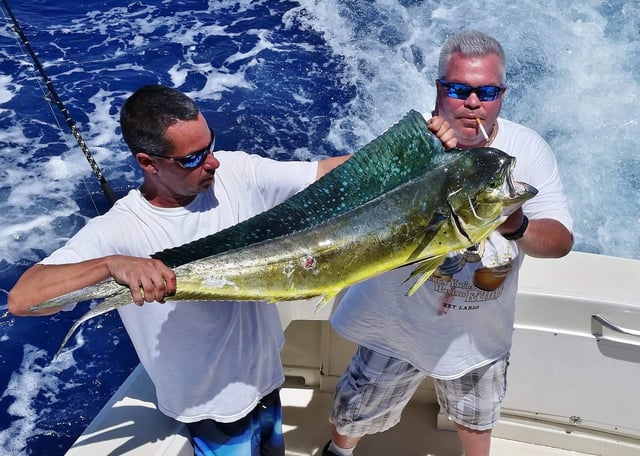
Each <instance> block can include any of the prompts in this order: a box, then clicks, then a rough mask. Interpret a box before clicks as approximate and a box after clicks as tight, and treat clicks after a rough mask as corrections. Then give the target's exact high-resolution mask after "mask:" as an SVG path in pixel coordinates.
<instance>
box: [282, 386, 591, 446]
mask: <svg viewBox="0 0 640 456" xmlns="http://www.w3.org/2000/svg"><path fill="white" fill-rule="evenodd" d="M281 397H282V405H283V415H284V430H285V442H286V448H287V450H286V454H287V456H319V455H320V452H321V450H322V448H323V447H324V445H325V444H326V443H327V441H328V439H329V436H330V435H331V428H330V425H329V423H328V421H327V416H328V413H329V410H331V403H332V394H331V393H328V392H323V391H320V390H319V389H318V388H309V387H305V386H302V385H296V384H295V383H294V382H291V381H289V382H287V383H286V384H285V387H284V388H283V389H282V392H281ZM437 415H438V407H437V405H435V404H430V403H424V402H411V403H410V404H409V406H407V408H406V409H405V411H404V413H403V415H402V420H401V421H400V423H399V424H398V425H397V426H395V427H394V428H392V429H390V430H388V431H386V432H384V433H380V434H374V435H370V436H366V437H365V438H363V439H362V440H361V442H360V444H359V445H358V448H357V450H356V451H355V455H356V456H388V455H391V454H395V455H402V456H463V455H464V453H463V451H462V446H461V445H460V441H459V440H458V436H457V434H456V432H455V431H453V430H438V429H437ZM491 448H492V450H491V454H492V455H493V456H515V455H517V456H582V455H586V454H587V453H578V452H575V451H567V450H561V449H557V448H550V447H545V446H541V445H533V444H529V443H523V442H516V441H513V440H506V439H501V438H493V440H492V443H491Z"/></svg>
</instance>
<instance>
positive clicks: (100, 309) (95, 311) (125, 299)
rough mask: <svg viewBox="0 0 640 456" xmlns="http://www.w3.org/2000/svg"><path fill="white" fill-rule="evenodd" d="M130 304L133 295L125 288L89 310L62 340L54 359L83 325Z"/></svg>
mask: <svg viewBox="0 0 640 456" xmlns="http://www.w3.org/2000/svg"><path fill="white" fill-rule="evenodd" d="M130 302H132V301H131V295H130V294H129V289H128V288H124V289H122V290H121V291H120V292H119V293H116V294H115V295H113V297H112V298H110V299H107V300H106V301H104V302H102V303H100V304H98V305H97V306H94V307H92V308H91V309H89V310H88V311H87V312H85V313H84V314H83V315H82V316H81V317H80V318H78V319H77V320H76V321H75V322H74V323H73V325H72V326H71V328H70V329H69V331H67V334H66V335H65V336H64V339H63V340H62V343H61V344H60V347H59V348H58V351H57V352H56V354H55V355H54V356H53V359H56V358H57V357H58V356H59V355H60V353H62V349H63V348H64V347H65V345H67V342H69V339H71V336H73V334H74V333H75V332H76V330H77V329H78V328H79V327H80V325H81V324H82V323H84V322H85V321H88V320H90V319H92V318H93V317H97V316H98V315H103V314H106V313H107V312H110V311H112V310H113V309H116V308H118V307H121V306H123V305H125V304H128V303H130Z"/></svg>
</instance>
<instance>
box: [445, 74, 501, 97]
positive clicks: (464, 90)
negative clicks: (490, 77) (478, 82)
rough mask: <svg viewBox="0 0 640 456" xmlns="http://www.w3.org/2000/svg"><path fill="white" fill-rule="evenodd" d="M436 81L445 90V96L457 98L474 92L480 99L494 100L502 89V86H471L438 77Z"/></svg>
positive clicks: (468, 95)
mask: <svg viewBox="0 0 640 456" xmlns="http://www.w3.org/2000/svg"><path fill="white" fill-rule="evenodd" d="M438 83H439V84H440V85H441V86H442V87H444V88H445V89H446V90H447V96H448V97H451V98H455V99H457V100H466V99H467V98H469V97H470V96H471V94H472V93H475V94H476V95H477V96H478V99H479V100H480V101H494V100H496V99H497V98H498V97H499V96H500V94H501V93H502V92H503V91H504V86H492V85H485V86H480V87H471V86H470V85H468V84H461V83H459V82H445V81H443V80H442V79H438Z"/></svg>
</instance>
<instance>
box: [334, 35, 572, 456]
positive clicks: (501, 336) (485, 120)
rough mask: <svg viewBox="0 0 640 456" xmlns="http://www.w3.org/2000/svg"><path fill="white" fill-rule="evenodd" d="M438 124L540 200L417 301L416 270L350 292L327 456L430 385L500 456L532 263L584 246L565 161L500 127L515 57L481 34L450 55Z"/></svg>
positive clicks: (455, 41)
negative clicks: (510, 369) (561, 171)
mask: <svg viewBox="0 0 640 456" xmlns="http://www.w3.org/2000/svg"><path fill="white" fill-rule="evenodd" d="M435 84H436V90H437V95H436V106H435V109H434V111H433V113H432V115H433V116H441V117H442V118H443V119H444V120H445V121H447V122H448V123H449V124H450V125H451V127H452V128H453V130H454V132H455V136H456V139H457V145H458V147H460V148H464V149H470V148H474V147H486V146H492V147H495V148H498V149H501V150H503V151H505V152H507V153H508V154H510V155H512V156H514V157H516V159H517V163H516V166H515V169H514V173H513V174H514V178H515V180H518V181H523V182H527V183H529V184H531V185H533V186H534V187H536V188H537V189H538V194H537V196H536V197H535V198H533V199H532V200H530V201H528V202H526V203H525V204H524V206H523V207H522V208H521V209H519V210H517V211H516V212H514V213H513V214H512V215H510V216H509V218H508V219H507V220H506V221H505V222H504V223H503V224H502V225H501V226H500V227H499V228H498V229H497V230H496V231H495V232H494V233H492V234H491V235H490V236H489V238H488V239H486V240H485V241H483V242H481V243H480V244H478V245H476V246H473V247H472V248H469V249H466V250H464V251H459V252H453V253H452V254H450V255H448V256H447V257H446V258H445V260H444V262H443V264H442V265H441V266H440V267H439V269H438V270H437V271H436V272H435V273H434V274H433V275H432V276H431V277H430V278H429V280H428V281H427V282H426V283H425V284H424V285H423V286H422V287H421V288H419V289H418V290H417V291H416V293H415V294H414V295H413V296H411V297H407V296H405V292H406V291H407V288H408V287H409V286H411V284H405V283H404V282H405V280H406V278H407V277H408V276H409V275H410V273H411V271H412V269H413V267H412V266H408V267H404V268H399V269H396V270H394V271H391V272H388V273H386V274H383V275H381V276H379V277H377V278H374V279H372V280H369V281H367V282H363V283H361V284H358V285H355V286H353V287H351V288H350V289H349V291H348V292H347V293H346V294H345V296H344V298H343V299H342V301H341V302H340V305H339V307H338V309H337V310H336V312H335V313H334V315H333V316H332V318H331V323H332V325H333V327H334V328H335V330H336V331H337V332H338V333H339V334H340V335H342V336H344V337H346V338H347V339H349V340H351V341H353V342H355V343H357V344H358V350H357V352H356V353H355V354H354V356H353V358H352V359H351V363H350V365H349V367H348V368H347V370H346V371H345V373H344V374H343V376H342V377H341V378H340V380H339V382H338V385H337V387H336V396H335V400H334V406H333V412H332V414H331V422H332V424H333V435H332V440H331V441H329V442H328V443H327V445H326V446H325V448H324V450H323V455H324V456H348V455H351V454H353V451H354V448H355V446H356V445H357V443H358V442H359V440H360V439H361V438H362V437H363V436H365V435H367V434H373V433H376V432H382V431H385V430H387V429H389V428H391V427H392V426H394V425H395V424H397V423H398V422H399V421H400V415H401V413H402V410H403V409H404V407H405V406H406V404H407V403H408V402H409V400H410V399H411V397H412V395H413V393H414V392H415V391H416V389H417V388H418V386H419V385H420V384H421V383H422V381H423V380H424V379H425V378H426V377H427V376H430V377H432V378H433V382H434V388H435V391H436V394H437V396H438V403H439V405H440V408H441V410H442V411H443V412H444V413H445V414H446V415H447V417H448V418H449V419H450V420H452V421H453V423H454V425H455V428H456V430H457V432H458V435H459V437H460V440H461V442H462V446H463V447H464V450H465V454H466V455H467V456H487V455H489V450H490V443H491V429H492V428H493V426H494V424H495V423H496V421H497V420H498V417H499V415H500V406H501V403H502V400H503V398H504V394H505V390H506V375H507V366H508V364H509V352H510V350H511V337H512V333H513V323H514V315H515V298H516V293H517V286H518V271H519V269H520V266H521V265H522V261H523V258H524V255H525V254H526V255H531V256H535V257H543V258H557V257H562V256H564V255H566V254H567V253H569V251H570V250H571V247H572V245H573V235H572V231H571V230H572V224H573V222H572V219H571V216H570V214H569V211H568V205H567V200H566V197H565V195H564V194H563V190H562V184H561V182H560V178H559V175H558V169H557V165H556V160H555V157H554V155H553V152H552V151H551V149H550V147H549V145H548V144H547V143H546V142H545V141H544V140H543V139H542V138H541V137H540V136H539V135H538V134H537V133H535V132H534V131H532V130H530V129H529V128H526V127H524V126H521V125H518V124H516V123H514V122H511V121H508V120H506V119H503V118H501V117H498V115H499V113H500V110H501V108H502V101H503V98H504V94H505V92H506V90H507V85H506V58H505V54H504V51H503V49H502V46H501V45H500V43H498V42H497V41H496V40H495V39H494V38H492V37H490V36H488V35H486V34H484V33H482V32H477V31H463V32H460V33H458V34H456V35H453V36H452V37H450V38H449V39H448V40H447V41H446V43H445V44H444V47H443V48H442V51H441V54H440V60H439V66H438V78H437V79H436V81H435Z"/></svg>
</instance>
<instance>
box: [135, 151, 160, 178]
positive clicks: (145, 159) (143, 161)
mask: <svg viewBox="0 0 640 456" xmlns="http://www.w3.org/2000/svg"><path fill="white" fill-rule="evenodd" d="M135 157H136V161H137V162H138V165H139V166H140V168H142V170H143V171H145V172H148V173H155V172H157V169H156V165H155V163H154V160H153V157H151V156H150V155H148V154H145V153H144V152H139V153H137V154H136V155H135Z"/></svg>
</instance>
